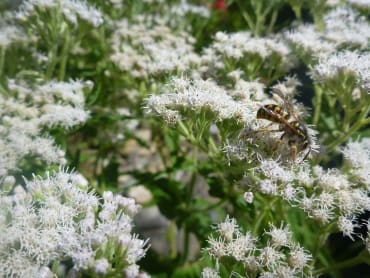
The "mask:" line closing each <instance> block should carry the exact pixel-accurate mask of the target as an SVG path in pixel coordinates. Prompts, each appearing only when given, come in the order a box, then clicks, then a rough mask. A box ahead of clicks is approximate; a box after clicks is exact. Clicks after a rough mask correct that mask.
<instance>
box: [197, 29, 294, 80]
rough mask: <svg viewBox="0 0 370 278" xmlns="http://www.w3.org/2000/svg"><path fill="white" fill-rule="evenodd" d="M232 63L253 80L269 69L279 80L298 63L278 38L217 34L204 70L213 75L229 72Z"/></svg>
mask: <svg viewBox="0 0 370 278" xmlns="http://www.w3.org/2000/svg"><path fill="white" fill-rule="evenodd" d="M239 61H240V62H241V63H240V64H238V62H239ZM230 63H231V64H233V63H236V64H237V67H238V68H239V69H240V70H242V71H245V73H246V74H247V76H246V78H251V77H252V76H251V75H253V77H254V78H256V77H260V76H259V75H258V73H259V71H260V70H261V68H263V69H265V68H270V67H274V68H275V69H276V72H277V73H278V76H280V75H281V74H282V73H284V72H286V71H288V70H289V69H291V68H292V67H293V66H294V65H295V64H296V60H295V58H294V57H293V56H292V55H291V50H290V48H289V46H287V45H286V44H285V43H284V42H283V41H282V40H281V39H280V38H278V37H270V38H254V37H252V35H251V34H250V33H249V32H238V33H231V34H227V33H224V32H217V33H216V35H215V40H214V42H213V43H212V44H211V46H210V47H209V48H207V49H204V51H203V55H202V64H203V65H205V67H204V69H203V70H204V71H205V72H208V73H209V74H212V72H213V71H216V72H217V71H219V70H221V71H222V70H227V69H228V67H227V64H230ZM261 64H262V65H261ZM248 66H249V68H248ZM251 69H253V70H251ZM271 77H272V78H276V76H271Z"/></svg>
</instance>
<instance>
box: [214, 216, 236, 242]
mask: <svg viewBox="0 0 370 278" xmlns="http://www.w3.org/2000/svg"><path fill="white" fill-rule="evenodd" d="M237 231H238V224H237V223H236V219H235V218H230V217H229V216H226V218H225V220H224V222H221V223H219V224H218V225H217V232H218V233H219V234H220V235H221V236H222V237H223V238H224V239H226V241H227V242H229V241H232V239H233V238H234V235H237V233H236V232H237Z"/></svg>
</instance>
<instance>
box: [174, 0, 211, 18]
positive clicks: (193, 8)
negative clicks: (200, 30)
mask: <svg viewBox="0 0 370 278" xmlns="http://www.w3.org/2000/svg"><path fill="white" fill-rule="evenodd" d="M169 12H170V14H171V15H175V16H180V17H184V16H186V15H187V14H193V15H197V16H200V17H205V18H209V16H210V10H209V9H208V8H206V7H204V6H198V5H194V4H191V3H189V2H188V1H187V0H181V1H180V3H179V4H175V5H173V6H172V7H171V8H170V9H169Z"/></svg>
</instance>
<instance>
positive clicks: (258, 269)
mask: <svg viewBox="0 0 370 278" xmlns="http://www.w3.org/2000/svg"><path fill="white" fill-rule="evenodd" d="M217 234H218V235H219V236H218V237H217V238H214V237H210V238H209V239H208V245H209V246H208V247H207V248H205V251H206V252H207V254H209V255H210V256H211V257H212V258H213V259H215V260H216V267H215V268H214V269H212V268H209V267H207V268H204V269H203V271H202V277H204V278H208V277H220V276H219V275H220V273H219V268H220V264H222V260H223V259H225V258H232V259H233V260H234V261H235V262H236V263H235V264H237V263H241V264H242V265H243V266H244V267H243V268H244V269H243V272H242V273H234V275H235V274H236V275H238V276H248V277H249V275H250V276H252V277H254V276H258V277H298V276H299V277H311V267H310V265H309V261H310V260H311V255H310V254H308V253H307V251H306V250H305V249H304V248H302V247H301V246H299V245H298V244H297V243H295V242H293V240H292V235H291V232H290V230H289V227H288V226H286V227H283V225H281V226H280V228H277V227H275V226H274V225H272V224H270V227H269V229H268V230H267V231H266V232H265V235H264V237H262V238H257V237H254V236H252V234H251V233H250V232H246V233H243V232H242V231H241V229H240V228H239V227H238V225H237V223H236V220H235V219H233V218H229V217H226V219H225V221H224V222H222V223H220V224H218V225H217ZM229 262H231V261H229ZM229 267H230V265H229ZM246 274H247V275H246Z"/></svg>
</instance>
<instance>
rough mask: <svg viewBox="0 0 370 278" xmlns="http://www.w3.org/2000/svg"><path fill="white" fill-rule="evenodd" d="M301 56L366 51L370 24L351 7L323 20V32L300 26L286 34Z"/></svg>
mask: <svg viewBox="0 0 370 278" xmlns="http://www.w3.org/2000/svg"><path fill="white" fill-rule="evenodd" d="M286 38H287V39H288V41H290V42H291V43H292V44H293V46H294V47H296V48H297V49H298V53H300V54H303V55H314V56H317V55H320V54H321V55H322V54H328V53H332V52H335V51H336V50H337V49H342V48H345V47H356V48H359V49H366V48H368V45H369V40H370V24H369V22H368V21H367V20H366V18H365V17H363V16H361V15H360V14H359V13H358V12H356V11H354V10H353V9H351V8H349V7H341V8H336V9H333V10H330V11H329V12H328V13H327V14H326V15H325V16H324V27H323V30H322V31H319V30H317V28H316V27H315V26H314V25H313V24H305V25H300V26H298V27H297V28H296V29H293V31H290V32H288V33H287V34H286Z"/></svg>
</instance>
